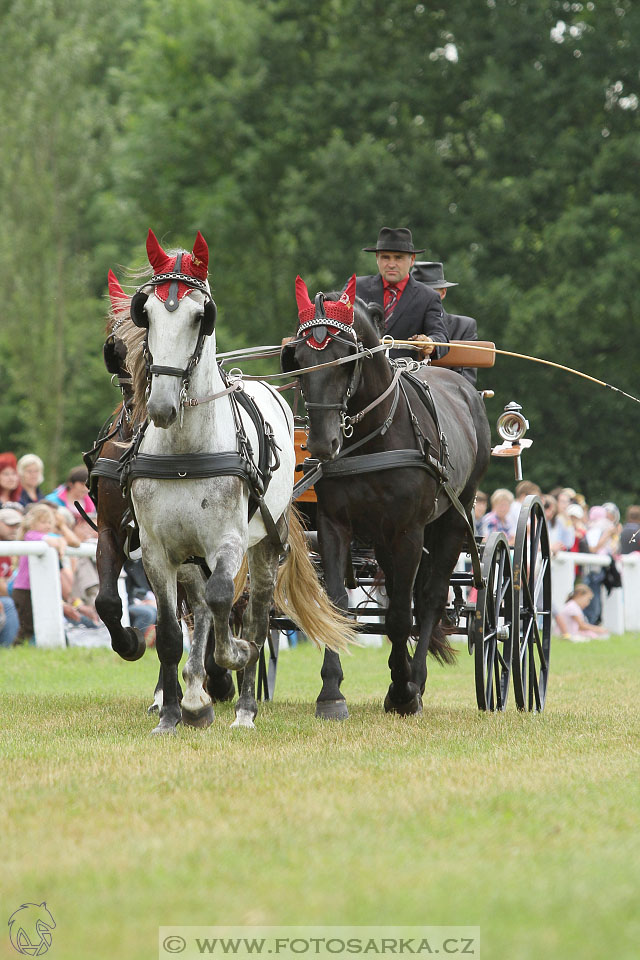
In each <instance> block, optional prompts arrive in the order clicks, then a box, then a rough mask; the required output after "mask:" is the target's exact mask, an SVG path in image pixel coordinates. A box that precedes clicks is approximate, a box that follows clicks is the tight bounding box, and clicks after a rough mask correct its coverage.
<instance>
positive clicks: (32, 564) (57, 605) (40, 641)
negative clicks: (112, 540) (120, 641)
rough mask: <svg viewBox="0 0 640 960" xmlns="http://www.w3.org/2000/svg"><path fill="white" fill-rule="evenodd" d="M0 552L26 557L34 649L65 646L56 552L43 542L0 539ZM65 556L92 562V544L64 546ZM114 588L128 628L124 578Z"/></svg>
mask: <svg viewBox="0 0 640 960" xmlns="http://www.w3.org/2000/svg"><path fill="white" fill-rule="evenodd" d="M0 552H1V553H2V555H3V556H5V557H22V556H28V557H29V580H30V585H31V606H32V608H33V630H34V633H35V638H36V646H38V647H64V646H66V639H65V635H64V617H63V615H62V593H61V590H60V564H59V556H58V551H57V550H54V549H53V547H50V546H49V544H48V543H45V541H44V540H36V541H28V540H27V541H25V540H15V541H12V540H3V541H0ZM66 553H67V555H68V556H70V557H92V558H93V559H94V560H95V556H96V544H95V543H82V544H80V546H79V547H67V551H66ZM118 589H119V592H120V596H121V598H122V622H123V624H124V625H125V626H129V607H128V601H127V591H126V587H125V583H124V577H121V578H120V580H119V581H118Z"/></svg>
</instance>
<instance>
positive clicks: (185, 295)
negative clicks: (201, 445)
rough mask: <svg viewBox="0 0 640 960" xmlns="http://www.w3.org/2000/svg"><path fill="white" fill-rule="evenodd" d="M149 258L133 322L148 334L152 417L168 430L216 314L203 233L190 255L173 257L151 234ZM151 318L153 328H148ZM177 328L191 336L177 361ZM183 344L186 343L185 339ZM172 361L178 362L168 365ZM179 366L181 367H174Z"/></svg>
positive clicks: (134, 301) (135, 300)
mask: <svg viewBox="0 0 640 960" xmlns="http://www.w3.org/2000/svg"><path fill="white" fill-rule="evenodd" d="M147 255H148V257H149V263H150V264H151V266H152V267H153V276H152V277H151V278H150V279H149V280H146V281H145V283H144V284H143V285H142V286H141V287H140V288H139V290H138V291H137V292H136V293H135V294H134V296H133V299H132V300H131V319H132V321H133V323H134V324H135V325H136V326H137V327H141V328H143V329H146V330H147V347H146V351H147V355H148V359H149V365H148V381H149V382H148V386H149V396H148V402H147V410H148V414H149V417H150V419H151V420H152V421H153V423H154V424H155V425H156V426H158V427H168V426H170V425H171V424H172V423H173V421H174V420H175V419H176V416H177V414H178V411H179V410H180V408H181V406H182V404H183V403H184V400H185V397H186V392H187V390H188V387H189V383H190V380H191V376H192V374H193V371H194V369H195V367H196V366H197V364H198V363H199V361H200V357H201V356H202V351H203V349H204V346H205V340H206V338H207V337H211V336H212V335H213V332H214V328H215V322H216V314H217V308H216V304H215V301H214V300H213V298H212V296H211V290H210V288H209V283H208V281H207V272H208V265H209V248H208V247H207V243H206V241H205V239H204V237H203V236H202V234H201V233H200V232H199V231H198V235H197V237H196V240H195V243H194V245H193V250H192V251H191V253H188V252H186V251H179V252H177V253H174V254H171V253H166V252H165V251H164V250H163V249H162V247H161V246H160V243H159V242H158V240H157V238H156V236H155V234H154V233H153V231H152V230H149V233H148V236H147ZM149 288H151V290H150V289H149ZM151 317H153V319H154V323H153V324H152V325H151V327H150V322H149V321H150V318H151ZM176 322H179V323H181V324H184V326H185V328H186V329H188V330H189V332H190V333H191V334H192V335H191V337H189V338H187V339H188V340H189V341H190V344H189V346H188V348H187V349H186V351H185V348H184V347H181V352H180V353H179V354H178V355H177V356H176V354H175V349H176V337H175V336H174V335H173V333H172V331H171V324H172V323H176ZM180 340H181V341H182V342H184V341H185V338H184V337H182V338H180ZM214 352H215V348H214ZM168 360H173V361H174V362H173V363H171V364H169V363H168V362H166V361H168ZM176 361H178V362H179V363H181V364H182V366H176V365H175V362H176ZM160 378H161V379H160Z"/></svg>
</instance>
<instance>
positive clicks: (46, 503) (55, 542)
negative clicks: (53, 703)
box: [0, 453, 640, 647]
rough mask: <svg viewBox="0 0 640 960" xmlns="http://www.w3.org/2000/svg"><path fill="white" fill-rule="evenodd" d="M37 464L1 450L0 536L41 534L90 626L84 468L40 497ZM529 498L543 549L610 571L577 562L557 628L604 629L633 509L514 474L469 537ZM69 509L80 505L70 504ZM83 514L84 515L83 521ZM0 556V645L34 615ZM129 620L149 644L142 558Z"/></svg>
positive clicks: (639, 515)
mask: <svg viewBox="0 0 640 960" xmlns="http://www.w3.org/2000/svg"><path fill="white" fill-rule="evenodd" d="M43 469H44V467H43V463H42V460H41V459H40V458H39V457H38V456H36V455H35V454H26V455H25V456H23V457H21V458H20V459H19V460H17V459H16V457H15V456H14V454H13V453H0V541H17V540H25V541H37V540H44V541H45V542H47V543H49V544H50V545H51V546H52V547H53V548H54V549H55V550H56V551H57V552H58V556H59V560H60V587H61V594H62V601H63V613H64V617H65V622H66V625H67V626H68V628H69V629H70V630H73V628H74V626H76V627H77V626H78V625H82V626H83V627H85V628H86V629H89V630H90V629H95V628H96V627H97V626H98V625H99V622H100V621H99V617H98V614H97V612H96V608H95V598H96V595H97V593H98V586H99V584H98V575H97V570H96V565H95V561H94V560H93V559H91V558H88V557H73V558H72V557H69V555H68V553H67V548H68V547H70V546H79V545H80V544H81V543H83V542H86V541H90V540H95V537H96V533H95V530H94V528H93V526H92V525H91V521H92V520H93V519H94V518H95V506H94V504H93V501H92V500H91V498H90V497H89V495H88V493H87V487H86V480H87V470H86V467H84V466H79V467H74V469H73V470H71V471H70V473H69V475H68V477H67V480H66V481H65V483H63V484H60V485H59V486H58V487H56V488H55V489H54V490H52V491H51V492H50V493H48V494H46V495H45V494H43V492H42V489H43V483H44V476H43ZM530 494H534V495H536V496H538V497H540V499H541V501H542V505H543V507H544V511H545V517H546V520H547V525H548V529H549V541H550V549H551V554H552V555H554V554H556V553H558V552H559V551H566V552H574V553H580V554H585V553H593V554H600V555H602V554H605V555H607V554H608V555H609V556H610V557H611V561H612V562H611V565H610V567H604V568H603V567H602V566H596V565H592V566H590V565H589V564H585V563H582V564H581V565H580V566H579V567H578V569H577V574H578V575H577V577H576V585H575V587H574V590H573V591H572V593H571V595H570V596H569V597H566V598H565V597H562V598H558V601H557V603H558V605H557V608H556V609H555V610H554V613H555V618H556V624H557V627H558V630H559V632H560V633H561V634H562V635H564V636H566V637H567V638H569V639H571V640H574V641H576V642H578V641H583V640H585V639H590V638H591V637H595V636H602V635H604V631H603V628H602V627H601V626H600V621H601V618H602V607H601V587H602V585H603V583H605V584H606V583H607V580H608V578H609V582H611V578H613V582H614V583H615V576H616V571H615V558H616V557H618V556H619V555H621V554H626V553H632V552H634V551H640V505H633V506H630V507H628V508H627V511H626V516H625V522H624V524H622V523H621V519H620V511H619V510H618V508H617V506H616V504H615V503H611V502H605V503H602V504H592V505H589V504H587V502H586V500H585V498H584V497H583V496H582V495H581V494H580V493H577V492H576V491H575V490H574V489H572V488H571V487H557V488H555V489H553V490H551V491H550V492H549V493H543V491H542V490H541V489H540V487H539V486H538V485H537V484H535V483H533V482H531V481H529V480H523V481H521V482H520V483H519V484H517V486H516V488H515V491H513V492H512V491H511V490H508V489H507V488H503V487H501V488H498V489H496V490H494V491H493V492H492V493H491V494H490V495H488V494H487V493H485V492H484V491H482V490H479V491H478V494H477V497H476V502H475V532H476V536H477V537H480V538H482V539H486V538H487V537H488V536H489V535H490V534H491V533H493V532H494V531H500V532H502V533H504V534H505V536H506V537H507V540H508V541H509V543H510V544H513V543H514V540H515V535H516V527H517V522H518V517H519V515H520V508H521V506H522V502H523V501H524V499H525V498H526V497H527V496H529V495H530ZM78 506H79V507H80V508H81V509H78ZM87 518H88V519H87ZM2 552H3V551H2V548H1V547H0V553H2ZM4 552H7V553H8V554H9V555H7V556H0V646H5V647H6V646H11V645H15V644H21V643H27V642H33V614H32V604H31V584H30V580H29V564H28V558H27V557H26V556H21V557H17V556H13V557H12V556H11V555H10V551H8V550H7V551H4ZM125 570H126V576H127V590H128V594H129V614H130V620H131V623H133V624H134V625H135V626H138V627H139V628H140V629H142V630H143V631H144V632H145V636H146V638H147V642H148V643H149V644H150V645H151V644H153V641H154V636H155V626H154V624H155V619H156V609H155V603H154V599H153V594H152V593H151V592H150V590H149V585H148V583H147V581H146V578H145V575H144V570H143V568H142V563H141V562H140V561H131V560H129V561H127V563H126V565H125Z"/></svg>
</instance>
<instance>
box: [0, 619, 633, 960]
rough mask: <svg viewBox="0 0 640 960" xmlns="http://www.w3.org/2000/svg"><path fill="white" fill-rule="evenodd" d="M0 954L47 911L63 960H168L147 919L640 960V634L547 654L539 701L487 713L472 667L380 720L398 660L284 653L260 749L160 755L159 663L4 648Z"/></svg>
mask: <svg viewBox="0 0 640 960" xmlns="http://www.w3.org/2000/svg"><path fill="white" fill-rule="evenodd" d="M0 654H1V655H0V694H1V696H0V709H1V730H2V732H1V737H2V753H1V759H0V769H1V779H0V782H1V783H2V803H1V805H0V810H1V812H0V823H1V825H2V826H1V830H0V836H1V838H2V853H3V864H2V866H3V869H2V880H1V881H0V889H1V890H2V896H1V898H0V902H1V904H2V911H3V912H2V913H0V924H1V926H2V928H3V930H4V933H0V957H2V958H5V957H16V956H18V954H17V953H16V952H15V950H14V949H13V947H12V946H11V944H10V941H9V938H8V935H7V927H6V921H7V920H8V918H9V916H10V915H11V914H12V913H13V911H14V910H16V909H17V908H18V907H19V906H20V905H21V904H22V903H25V902H32V903H40V902H41V901H43V900H46V902H47V905H48V907H49V908H50V910H51V913H52V914H53V916H54V918H55V920H56V924H57V927H56V930H55V934H54V939H53V946H52V948H51V949H50V951H49V952H48V954H47V956H48V957H51V958H52V960H56V958H64V960H90V958H91V960H103V958H104V960H106V958H109V960H111V958H120V960H144V958H147V957H150V958H153V957H156V956H157V955H158V954H157V938H158V926H160V925H169V924H180V925H205V924H212V925H221V924H236V925H240V924H247V925H260V924H296V925H319V924H331V925H346V924H350V925H471V926H480V928H481V943H482V957H483V960H493V958H505V960H534V958H535V960H539V958H548V960H560V958H562V960H566V958H580V960H596V958H597V960H600V958H603V960H604V958H616V960H627V958H628V960H631V958H634V960H635V958H637V957H638V956H639V955H640V911H639V909H638V900H639V897H638V892H639V889H640V855H639V853H640V849H639V848H640V842H639V836H640V831H639V829H638V827H639V822H638V820H639V818H638V811H639V809H640V803H639V800H640V777H639V775H638V774H639V769H638V768H639V763H638V744H639V738H638V732H639V723H638V713H639V711H638V703H639V701H640V669H639V668H640V637H639V636H637V635H626V636H625V637H619V638H614V639H611V640H608V641H592V642H591V643H589V644H580V645H572V644H569V643H567V642H563V641H559V640H558V641H555V642H554V646H553V649H552V675H551V679H550V686H549V694H548V699H547V708H546V711H545V713H544V715H542V716H530V715H520V714H518V713H517V712H516V710H515V707H514V705H513V699H512V695H511V700H510V704H509V709H508V711H507V712H506V713H505V714H503V715H500V716H494V715H481V714H479V713H478V712H477V710H476V708H475V698H474V692H473V672H472V669H473V662H472V660H471V658H469V657H468V656H467V654H466V648H464V649H462V652H461V655H460V657H459V663H458V665H457V666H456V667H453V668H444V669H443V668H440V667H438V666H437V665H432V666H431V667H430V676H429V684H428V688H427V696H426V698H425V711H424V714H423V715H422V716H420V717H418V718H411V719H408V720H401V719H398V718H395V717H390V716H386V715H385V714H384V712H383V710H382V700H383V697H384V692H385V690H386V687H387V685H388V670H387V667H386V656H387V651H386V650H384V649H383V650H376V649H362V650H358V651H357V652H356V653H355V654H354V655H353V656H351V657H349V658H346V662H345V673H346V676H347V679H346V680H345V683H344V689H345V693H346V695H347V697H348V699H349V705H350V710H351V719H350V720H349V721H347V722H346V723H342V724H336V723H329V724H326V723H324V724H323V723H320V722H318V721H316V720H315V719H314V717H313V701H314V698H315V696H316V694H317V692H318V689H319V682H318V669H319V663H320V661H319V654H318V653H317V652H316V651H314V650H311V649H309V648H307V647H306V646H305V647H299V648H297V649H296V650H293V651H286V652H284V653H283V654H282V655H281V661H280V667H279V674H278V687H277V691H276V696H277V699H276V701H275V702H274V703H271V704H266V705H263V706H262V707H261V710H260V714H259V717H258V721H257V729H256V730H255V731H254V732H248V731H235V730H230V729H229V724H230V722H231V720H232V717H233V708H232V705H228V704H225V705H223V706H221V707H218V708H217V715H216V720H215V722H214V725H213V726H212V727H210V728H209V729H208V730H205V731H197V730H190V729H182V728H181V729H180V731H179V734H178V736H177V737H175V738H169V739H161V740H159V739H156V738H150V737H149V736H148V732H149V730H150V729H151V727H152V726H153V725H154V722H155V721H153V720H151V718H149V717H148V716H147V714H146V705H147V704H148V702H149V700H150V693H151V690H152V688H153V685H154V682H155V677H156V672H157V658H156V657H155V654H153V655H147V656H146V657H145V658H144V659H143V660H142V661H140V662H139V663H136V664H128V663H124V662H123V661H121V660H119V659H118V658H117V657H116V656H115V654H112V653H111V652H110V651H107V650H96V651H89V650H81V649H72V650H63V651H42V650H36V649H35V648H26V649H24V648H20V649H15V650H9V651H0Z"/></svg>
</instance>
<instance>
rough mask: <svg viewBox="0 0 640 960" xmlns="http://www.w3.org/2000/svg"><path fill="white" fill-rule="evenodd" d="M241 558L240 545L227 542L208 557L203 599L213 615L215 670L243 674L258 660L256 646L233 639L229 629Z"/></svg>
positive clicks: (242, 550)
mask: <svg viewBox="0 0 640 960" xmlns="http://www.w3.org/2000/svg"><path fill="white" fill-rule="evenodd" d="M243 556H244V549H243V547H242V545H241V544H240V542H239V541H238V540H236V539H235V538H234V539H231V538H229V539H228V540H227V541H225V544H224V545H223V546H222V547H221V548H219V549H218V551H217V552H216V553H215V554H214V555H213V556H211V557H207V564H208V566H209V569H210V570H211V576H210V577H209V580H208V581H207V585H206V588H205V597H206V600H207V603H208V604H209V607H210V609H211V611H212V613H213V628H214V634H215V646H214V653H213V655H214V658H215V661H216V663H217V664H218V666H219V667H222V668H224V669H227V670H243V669H244V668H245V667H247V666H249V665H250V663H251V662H255V661H256V660H257V659H258V656H259V651H258V649H257V647H256V646H255V644H249V643H248V642H247V641H246V640H243V639H241V638H239V637H234V636H232V634H231V629H230V627H229V617H230V616H231V607H232V605H233V596H234V593H235V586H234V582H233V578H234V577H235V575H236V574H237V572H238V570H239V569H240V564H241V563H242V558H243Z"/></svg>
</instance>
